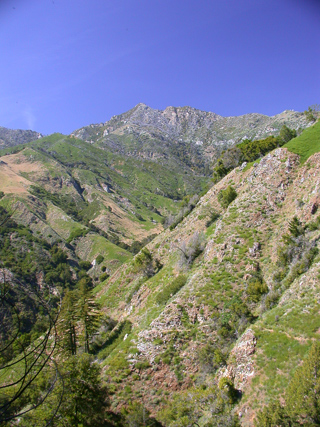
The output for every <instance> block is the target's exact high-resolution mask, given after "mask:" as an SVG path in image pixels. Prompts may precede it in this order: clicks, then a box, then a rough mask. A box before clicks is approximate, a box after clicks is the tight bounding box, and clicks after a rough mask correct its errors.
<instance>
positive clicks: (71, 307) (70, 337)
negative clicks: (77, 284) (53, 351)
mask: <svg viewBox="0 0 320 427" xmlns="http://www.w3.org/2000/svg"><path fill="white" fill-rule="evenodd" d="M77 322H78V313H77V310H76V298H75V294H74V291H69V290H67V291H66V293H65V296H64V298H63V300H62V306H61V312H60V316H59V322H58V332H59V335H60V337H61V343H62V347H63V349H64V350H65V351H66V352H67V353H69V354H71V355H75V354H76V353H77V343H78V341H77Z"/></svg>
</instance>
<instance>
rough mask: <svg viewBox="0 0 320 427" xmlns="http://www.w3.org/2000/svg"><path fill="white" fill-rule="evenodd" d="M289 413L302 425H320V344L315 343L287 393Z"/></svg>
mask: <svg viewBox="0 0 320 427" xmlns="http://www.w3.org/2000/svg"><path fill="white" fill-rule="evenodd" d="M286 405H287V411H288V413H289V415H290V416H291V418H292V419H294V420H297V421H298V422H299V423H300V424H307V425H320V343H314V344H313V345H312V347H311V350H310V352H309V354H308V356H307V358H306V360H305V361H304V362H303V365H302V366H301V367H299V368H298V369H297V371H296V372H295V375H294V377H293V379H292V381H291V382H290V384H289V386H288V389H287V392H286Z"/></svg>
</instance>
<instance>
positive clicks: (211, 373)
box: [96, 125, 320, 426]
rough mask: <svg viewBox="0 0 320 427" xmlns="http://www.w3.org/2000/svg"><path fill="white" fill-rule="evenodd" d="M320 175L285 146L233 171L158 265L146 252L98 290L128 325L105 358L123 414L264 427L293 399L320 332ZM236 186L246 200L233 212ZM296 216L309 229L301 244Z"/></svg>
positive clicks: (161, 246)
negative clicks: (281, 403) (290, 390)
mask: <svg viewBox="0 0 320 427" xmlns="http://www.w3.org/2000/svg"><path fill="white" fill-rule="evenodd" d="M317 126H318V125H316V126H315V127H314V128H313V129H317ZM310 143H312V141H311V142H310ZM314 143H315V141H314ZM315 151H316V150H315ZM319 167H320V155H319V154H314V155H313V156H311V157H310V158H309V159H308V160H307V161H306V162H305V163H304V164H303V165H302V166H301V164H300V161H299V156H298V155H296V154H294V153H290V152H289V151H288V149H286V148H278V149H276V150H274V151H273V152H271V153H269V154H268V155H267V156H266V157H264V158H263V159H261V161H260V162H257V163H255V164H254V165H253V166H252V167H250V168H247V169H244V170H240V168H237V169H235V170H233V171H232V172H231V173H229V174H228V175H227V176H226V177H225V178H224V179H223V180H221V181H220V182H219V183H218V184H216V185H215V186H214V187H212V189H210V190H209V192H208V193H207V194H206V195H205V196H203V197H202V198H201V200H200V201H199V203H198V205H197V206H196V208H195V209H194V210H193V211H192V212H191V213H190V214H189V215H188V216H187V217H186V218H185V219H184V220H183V221H182V222H181V223H180V224H179V225H177V226H176V227H175V228H174V229H173V230H169V229H167V230H165V231H164V232H163V233H161V234H160V235H158V236H157V237H156V238H155V239H154V240H153V241H152V242H151V243H150V244H149V245H148V246H147V247H148V250H149V251H150V254H151V257H150V256H149V255H148V253H147V252H145V253H144V254H143V253H141V254H140V255H138V256H136V258H135V259H134V260H132V261H130V262H129V263H127V264H125V265H123V266H122V267H121V268H120V269H119V270H117V271H116V272H115V274H114V275H113V276H111V277H110V279H109V280H107V281H106V282H105V283H104V284H102V285H100V286H99V287H98V288H97V289H96V291H97V296H98V297H99V299H100V301H101V302H102V303H103V305H104V307H105V310H106V312H107V313H108V314H110V315H112V316H113V317H114V318H116V319H118V320H119V321H120V323H119V327H120V329H119V330H118V332H117V333H115V334H114V335H113V339H112V340H111V342H110V340H109V341H107V342H106V344H105V345H103V344H102V346H100V347H99V348H100V351H98V354H97V357H98V358H99V359H100V360H101V363H102V364H103V366H104V367H105V370H106V371H105V375H106V377H107V378H108V380H109V381H111V383H113V384H114V387H115V389H116V390H117V393H116V395H115V399H114V401H113V406H114V407H115V408H119V407H121V405H123V404H125V402H126V401H128V399H131V398H132V399H139V400H141V401H142V402H143V403H144V405H146V406H147V407H148V408H149V409H150V410H151V411H152V412H153V413H154V414H157V418H158V419H159V420H161V421H162V422H163V423H164V424H165V425H172V426H173V425H184V424H183V423H182V421H179V419H181V420H182V419H183V416H186V417H187V419H189V422H190V419H193V420H194V422H197V423H198V424H199V425H206V423H208V422H209V423H213V424H214V425H218V422H219V423H221V424H219V425H232V424H230V423H231V421H230V420H231V418H230V417H231V416H232V414H234V413H237V414H240V415H241V417H240V419H241V423H242V424H243V425H253V418H254V416H255V413H256V411H257V410H258V409H259V408H260V407H262V406H263V405H264V404H265V403H267V402H268V400H269V398H270V396H271V395H272V393H274V394H275V395H277V394H279V393H282V392H283V390H284V388H285V387H286V385H287V384H288V382H289V380H290V377H291V376H292V374H293V371H294V369H295V367H296V365H297V364H298V363H299V361H300V360H301V358H302V357H303V356H304V355H305V354H306V351H307V350H308V349H309V348H310V345H311V342H312V340H313V339H315V338H316V337H318V334H319V330H320V316H319V313H318V297H317V295H318V292H319V278H318V277H317V276H318V273H319V262H320V260H319V256H318V255H317V253H318V247H319V240H320V239H319V237H320V231H319V228H320V226H319V220H318V221H315V222H314V219H315V218H316V212H317V209H318V206H319V202H320V181H319V172H318V171H319ZM229 186H232V187H233V188H234V189H235V191H236V194H237V197H236V198H235V200H233V201H232V202H231V203H230V204H229V205H228V206H226V204H227V203H223V201H224V200H223V198H222V196H221V194H225V195H226V194H227V193H223V192H222V193H221V191H222V190H223V191H225V190H226V189H228V187H229ZM221 201H222V203H220V202H221ZM229 201H230V200H229ZM294 217H296V218H297V221H298V223H299V221H300V223H301V224H302V225H303V226H305V225H308V224H309V228H306V229H305V230H304V231H302V228H300V229H299V230H300V231H299V233H301V234H299V233H298V235H297V237H294V238H293V239H290V238H289V237H290V231H289V230H290V227H291V228H292V226H291V225H290V224H292V221H293V218H294ZM312 221H313V223H314V225H313V226H311V225H312V224H311V222H312ZM310 224H311V225H310ZM299 227H302V226H299ZM284 234H287V235H288V236H289V237H288V238H287V239H286V240H283V239H282V236H283V235H284ZM286 242H287V243H286ZM288 242H289V243H288ZM290 242H291V243H290ZM287 244H288V245H289V246H286V245H287ZM290 245H291V246H290ZM204 246H205V247H204ZM287 252H288V253H290V254H291V255H290V256H289V255H288V256H287V255H286V257H285V258H284V256H283V255H281V254H286V253H287ZM292 254H293V255H292ZM290 257H291V258H290ZM283 259H285V261H284V260H283ZM152 260H153V261H152ZM155 260H158V263H156V262H155ZM152 262H153V264H152ZM150 263H151V264H152V265H150ZM160 263H161V264H162V265H163V267H162V268H160V269H159V264H160ZM156 265H157V266H158V267H156ZM144 267H148V268H144ZM151 267H152V268H151ZM150 269H151V273H150ZM152 274H153V275H152ZM150 276H152V277H150ZM306 304H307V306H306ZM223 378H228V379H225V380H222V379H223ZM226 381H227V382H226ZM228 381H229V382H228ZM225 387H227V389H225ZM233 387H235V389H236V390H238V392H236V393H233V392H232V390H233ZM184 390H187V392H184ZM219 390H220V391H219ZM223 390H229V391H223ZM241 394H242V399H241V400H239V399H240V396H241ZM228 396H229V397H228ZM199 400H200V401H201V402H202V404H201V407H200V408H199V405H198V404H197V403H196V402H197V401H199ZM179 411H180V412H179ZM234 411H236V412H234ZM177 414H178V415H177ZM179 414H180V415H179ZM183 414H184V415H183ZM177 417H178V418H177ZM179 417H180V418H179ZM228 419H229V421H228ZM222 420H225V421H224V422H225V424H223V421H222ZM180 422H181V424H180ZM228 423H229V424H228Z"/></svg>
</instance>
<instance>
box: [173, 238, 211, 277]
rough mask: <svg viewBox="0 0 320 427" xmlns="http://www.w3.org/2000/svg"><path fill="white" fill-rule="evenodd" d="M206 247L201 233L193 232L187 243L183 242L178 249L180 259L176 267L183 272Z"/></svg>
mask: <svg viewBox="0 0 320 427" xmlns="http://www.w3.org/2000/svg"><path fill="white" fill-rule="evenodd" d="M205 246H206V240H205V236H204V234H203V233H199V232H197V231H196V232H195V233H194V234H193V235H192V236H191V238H190V239H189V241H188V242H183V243H182V244H181V246H179V247H178V249H179V251H180V258H179V260H178V267H179V268H180V270H184V269H186V268H188V267H190V266H191V265H192V263H193V261H194V260H195V259H196V258H197V257H198V256H199V255H200V254H201V253H202V252H203V250H204V248H205Z"/></svg>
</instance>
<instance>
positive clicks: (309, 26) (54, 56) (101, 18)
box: [0, 0, 320, 134]
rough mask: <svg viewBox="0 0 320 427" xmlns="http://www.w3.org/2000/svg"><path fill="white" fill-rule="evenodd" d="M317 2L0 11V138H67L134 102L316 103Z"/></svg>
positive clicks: (207, 0) (28, 5)
mask: <svg viewBox="0 0 320 427" xmlns="http://www.w3.org/2000/svg"><path fill="white" fill-rule="evenodd" d="M319 40H320V1H319V0H0V58H1V67H0V126H5V127H9V128H12V129H17V128H20V129H33V130H37V131H39V132H42V133H44V134H49V133H52V132H62V133H71V132H72V131H73V130H75V129H78V128H80V127H82V126H85V125H88V124H90V123H99V122H105V121H107V120H109V119H110V117H111V116H113V115H116V114H120V113H123V112H125V111H127V110H129V109H130V108H132V107H134V106H135V105H136V104H138V103H139V102H144V103H145V104H147V105H149V106H150V107H152V108H157V109H164V108H165V107H166V106H168V105H173V106H185V105H190V106H192V107H195V108H199V109H201V110H205V111H213V112H215V113H217V114H220V115H223V116H231V115H240V114H246V113H251V112H257V113H263V114H267V115H274V114H277V113H280V112H282V111H283V110H286V109H294V110H298V111H303V110H305V109H307V107H308V106H309V105H311V104H315V103H320V43H319Z"/></svg>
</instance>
